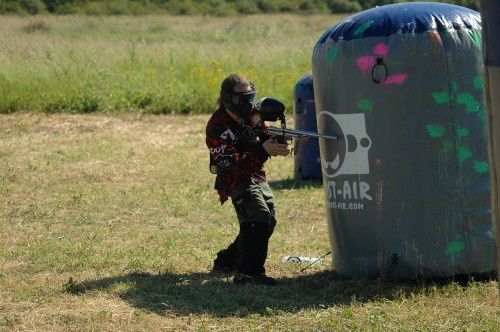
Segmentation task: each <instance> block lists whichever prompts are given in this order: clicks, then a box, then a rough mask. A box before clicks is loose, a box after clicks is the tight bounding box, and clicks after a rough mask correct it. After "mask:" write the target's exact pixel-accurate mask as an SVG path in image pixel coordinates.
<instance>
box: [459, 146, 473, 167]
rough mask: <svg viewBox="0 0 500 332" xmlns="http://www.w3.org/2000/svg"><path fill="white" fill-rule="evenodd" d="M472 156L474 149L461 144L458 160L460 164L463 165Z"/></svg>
mask: <svg viewBox="0 0 500 332" xmlns="http://www.w3.org/2000/svg"><path fill="white" fill-rule="evenodd" d="M470 157H472V151H471V150H469V149H467V148H466V147H463V146H461V147H460V148H459V149H458V161H459V162H460V165H463V163H464V162H465V161H466V160H467V159H469V158H470Z"/></svg>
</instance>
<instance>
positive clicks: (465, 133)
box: [457, 128, 469, 137]
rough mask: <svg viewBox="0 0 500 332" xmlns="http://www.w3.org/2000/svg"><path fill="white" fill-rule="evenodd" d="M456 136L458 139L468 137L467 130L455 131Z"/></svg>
mask: <svg viewBox="0 0 500 332" xmlns="http://www.w3.org/2000/svg"><path fill="white" fill-rule="evenodd" d="M457 136H458V137H465V136H469V129H467V128H459V129H457Z"/></svg>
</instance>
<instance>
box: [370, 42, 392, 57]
mask: <svg viewBox="0 0 500 332" xmlns="http://www.w3.org/2000/svg"><path fill="white" fill-rule="evenodd" d="M373 53H375V54H376V55H378V56H383V57H385V56H386V55H387V54H388V53H389V45H387V44H384V43H378V44H377V45H375V47H374V48H373Z"/></svg>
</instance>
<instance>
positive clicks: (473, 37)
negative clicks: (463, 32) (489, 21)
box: [468, 31, 482, 48]
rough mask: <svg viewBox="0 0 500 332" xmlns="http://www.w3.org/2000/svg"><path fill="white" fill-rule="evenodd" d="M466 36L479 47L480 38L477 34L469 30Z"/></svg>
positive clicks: (480, 43)
mask: <svg viewBox="0 0 500 332" xmlns="http://www.w3.org/2000/svg"><path fill="white" fill-rule="evenodd" d="M468 36H469V38H470V40H471V41H472V42H473V43H474V45H476V47H477V48H481V45H482V40H481V36H480V35H479V34H477V33H475V32H472V31H469V33H468Z"/></svg>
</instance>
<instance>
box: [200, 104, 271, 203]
mask: <svg viewBox="0 0 500 332" xmlns="http://www.w3.org/2000/svg"><path fill="white" fill-rule="evenodd" d="M264 131H265V125H264V124H263V123H260V124H259V125H258V126H257V127H251V126H248V125H246V124H243V125H241V124H239V123H238V122H236V121H235V120H234V119H233V118H232V117H231V116H230V115H229V114H228V113H227V112H226V110H225V109H221V108H220V109H218V110H217V111H215V112H214V113H213V114H212V117H211V118H210V120H208V123H207V128H206V144H207V147H208V148H209V150H210V166H211V167H213V166H216V168H217V178H216V179H215V189H216V190H217V191H218V193H219V198H220V202H221V204H224V202H225V201H227V199H228V196H229V194H230V191H231V189H233V188H234V187H236V186H238V185H240V184H243V183H250V182H251V181H252V180H253V181H255V182H265V181H266V173H265V170H264V168H263V165H264V163H265V162H266V161H267V159H268V158H269V155H268V154H267V152H266V150H264V148H263V146H262V143H263V142H264V141H265V140H266V139H268V138H269V136H267V135H266V134H265V133H264Z"/></svg>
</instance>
